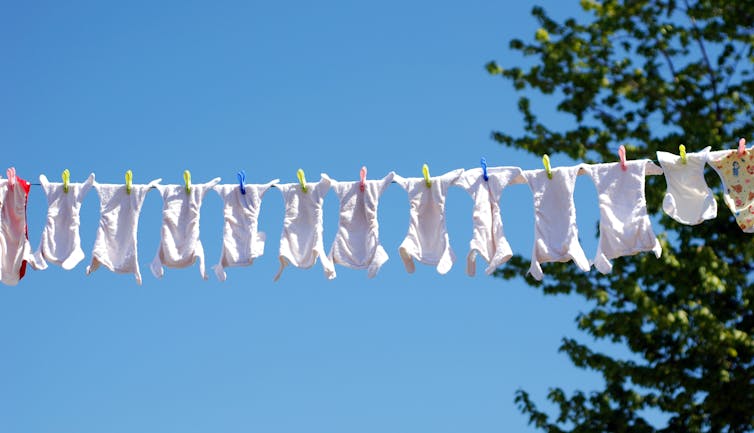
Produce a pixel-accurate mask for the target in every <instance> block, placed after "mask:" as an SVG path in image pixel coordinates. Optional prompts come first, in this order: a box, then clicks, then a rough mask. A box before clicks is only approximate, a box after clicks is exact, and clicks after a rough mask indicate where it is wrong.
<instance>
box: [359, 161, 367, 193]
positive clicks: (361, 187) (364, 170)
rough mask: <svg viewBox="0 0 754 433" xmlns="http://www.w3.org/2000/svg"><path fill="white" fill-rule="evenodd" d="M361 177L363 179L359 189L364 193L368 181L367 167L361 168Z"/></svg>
mask: <svg viewBox="0 0 754 433" xmlns="http://www.w3.org/2000/svg"><path fill="white" fill-rule="evenodd" d="M359 177H360V178H361V184H360V185H359V189H360V190H361V192H364V187H365V186H366V180H367V167H366V166H365V165H363V166H361V171H359Z"/></svg>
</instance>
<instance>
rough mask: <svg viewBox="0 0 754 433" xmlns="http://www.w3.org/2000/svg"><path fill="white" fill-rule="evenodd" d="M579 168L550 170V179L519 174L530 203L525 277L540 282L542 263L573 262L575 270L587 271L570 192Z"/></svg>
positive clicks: (539, 173) (543, 174) (542, 173)
mask: <svg viewBox="0 0 754 433" xmlns="http://www.w3.org/2000/svg"><path fill="white" fill-rule="evenodd" d="M581 170H582V166H581V165H577V166H573V167H558V168H553V169H552V179H550V178H548V177H547V172H546V171H545V170H526V171H524V172H523V173H522V176H523V178H524V179H526V182H527V183H528V184H529V188H531V191H532V195H533V199H534V248H533V251H532V257H531V266H530V268H529V273H530V274H531V275H532V277H534V278H535V279H536V280H542V278H544V273H543V272H542V266H541V264H542V263H547V262H567V261H569V260H573V262H574V263H575V264H576V266H578V268H579V269H581V270H582V271H584V272H586V271H588V270H589V260H587V258H586V255H585V254H584V250H583V249H582V248H581V245H580V244H579V229H578V226H577V225H576V205H575V204H574V201H573V190H574V189H575V187H576V176H578V175H579V171H581Z"/></svg>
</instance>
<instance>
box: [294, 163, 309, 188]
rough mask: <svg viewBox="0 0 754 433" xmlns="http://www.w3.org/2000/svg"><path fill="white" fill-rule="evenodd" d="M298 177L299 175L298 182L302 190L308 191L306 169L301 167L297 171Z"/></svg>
mask: <svg viewBox="0 0 754 433" xmlns="http://www.w3.org/2000/svg"><path fill="white" fill-rule="evenodd" d="M296 177H298V183H299V184H301V191H303V192H304V193H306V192H307V188H306V176H304V170H302V169H300V168H299V169H298V170H297V171H296Z"/></svg>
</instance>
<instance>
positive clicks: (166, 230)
mask: <svg viewBox="0 0 754 433" xmlns="http://www.w3.org/2000/svg"><path fill="white" fill-rule="evenodd" d="M218 182H220V178H219V177H218V178H215V179H212V180H211V181H209V182H207V183H200V184H192V185H191V187H190V190H189V192H186V186H185V185H157V186H156V188H157V190H158V191H159V192H160V194H161V195H162V202H163V206H162V229H161V236H160V246H159V247H158V249H157V254H156V255H155V258H154V260H152V264H151V266H150V268H151V269H152V274H153V275H154V276H155V277H157V278H162V277H163V276H164V275H165V269H164V268H163V266H166V267H168V268H174V269H180V268H186V267H188V266H191V265H193V264H194V263H196V262H197V261H198V262H199V274H200V275H201V276H202V279H205V280H206V279H208V278H209V276H208V275H207V272H206V271H205V266H204V247H203V246H202V241H201V239H199V216H200V211H201V208H202V201H203V200H204V196H205V195H206V194H207V192H208V191H210V190H211V189H212V188H213V187H214V186H215V185H217V183H218Z"/></svg>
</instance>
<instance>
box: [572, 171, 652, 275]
mask: <svg viewBox="0 0 754 433" xmlns="http://www.w3.org/2000/svg"><path fill="white" fill-rule="evenodd" d="M583 167H584V169H585V170H586V172H587V173H588V174H589V176H590V177H591V178H592V180H593V181H594V185H595V186H596V187H597V194H598V196H599V204H600V240H599V246H598V247H597V256H596V257H595V259H594V267H595V268H597V270H598V271H600V272H602V273H603V274H607V273H609V272H610V271H612V269H613V265H612V263H610V260H611V259H614V258H617V257H623V256H631V255H634V254H637V253H640V252H642V251H652V252H654V253H655V256H657V257H660V254H661V253H662V247H661V246H660V241H658V240H657V237H656V236H655V234H654V231H652V222H651V221H650V219H649V215H648V214H647V201H646V198H645V195H644V177H645V176H646V175H648V174H650V175H659V174H662V169H661V168H660V167H658V166H656V165H655V164H654V163H652V161H650V160H648V159H640V160H632V161H626V169H625V170H623V168H621V165H620V163H618V162H614V163H608V164H594V165H584V166H583Z"/></svg>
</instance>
